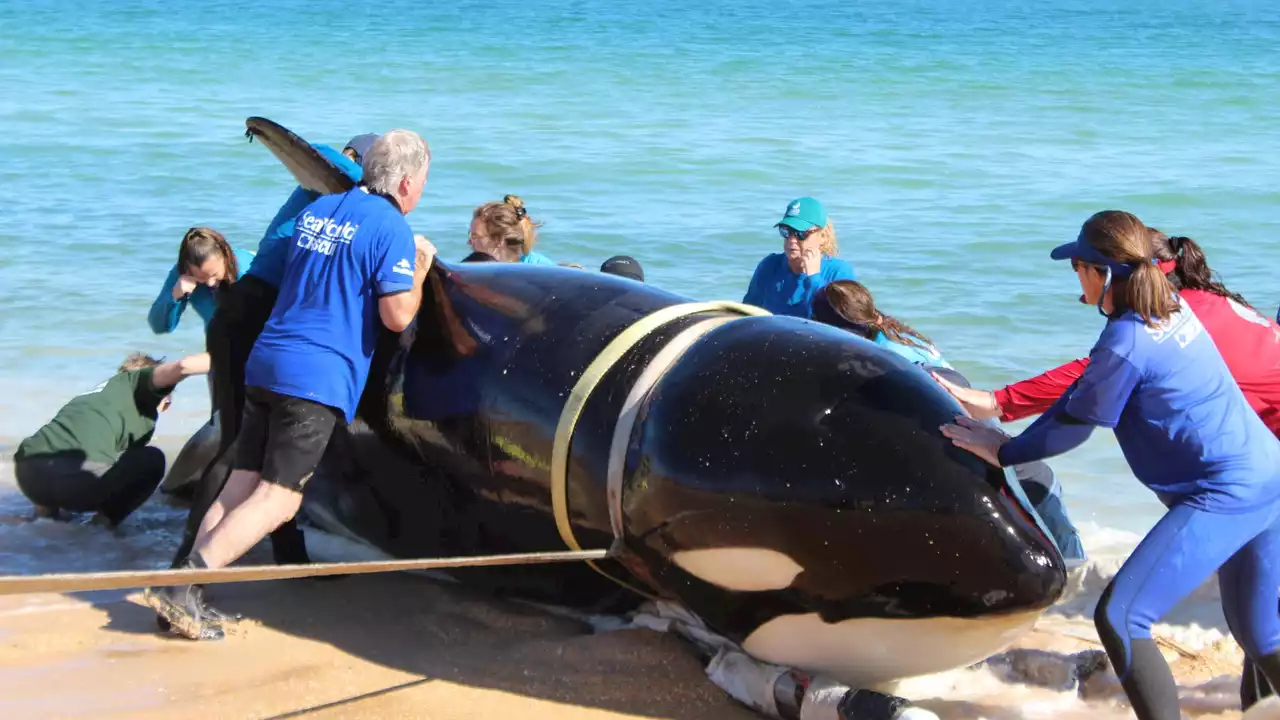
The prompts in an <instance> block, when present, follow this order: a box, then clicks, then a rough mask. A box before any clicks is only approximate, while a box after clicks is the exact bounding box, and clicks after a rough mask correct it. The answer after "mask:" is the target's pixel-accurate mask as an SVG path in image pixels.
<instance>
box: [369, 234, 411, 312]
mask: <svg viewBox="0 0 1280 720" xmlns="http://www.w3.org/2000/svg"><path fill="white" fill-rule="evenodd" d="M399 225H400V227H396V226H394V225H393V226H391V227H386V226H384V229H383V231H382V235H383V237H385V238H386V239H385V241H384V242H383V243H382V251H381V253H380V254H379V256H378V257H377V260H376V263H377V265H376V268H375V271H374V281H375V282H376V283H377V286H378V295H379V296H382V295H391V294H392V293H398V292H406V291H409V290H412V289H413V273H414V269H415V262H416V260H417V255H418V247H417V245H415V244H414V242H413V231H412V230H410V229H409V226H408V225H407V224H399Z"/></svg>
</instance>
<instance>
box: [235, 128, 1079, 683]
mask: <svg viewBox="0 0 1280 720" xmlns="http://www.w3.org/2000/svg"><path fill="white" fill-rule="evenodd" d="M251 123H255V125H254V127H256V128H258V132H257V136H258V137H259V138H260V139H262V140H263V142H264V144H270V143H273V142H276V141H275V140H273V139H272V138H279V142H278V143H276V145H273V146H272V151H273V152H274V153H276V154H277V156H283V157H287V158H290V159H291V162H292V163H293V164H291V165H290V167H291V169H294V165H297V166H299V167H301V168H302V170H297V169H295V174H298V173H302V174H301V175H299V177H303V176H305V177H311V178H315V177H321V176H323V175H324V174H325V173H326V172H329V170H326V169H325V167H324V166H317V165H316V163H317V162H320V163H324V162H326V161H324V160H323V157H322V156H320V155H319V154H318V153H314V152H313V151H312V149H311V148H310V147H308V146H306V144H305V143H303V142H301V140H300V139H298V138H296V136H293V135H292V134H291V133H288V132H287V131H283V132H278V131H272V130H271V124H270V122H269V121H263V120H262V119H260V118H255V119H251ZM264 128H265V130H264ZM313 156H314V157H313ZM316 158H319V160H318V161H317V160H316ZM332 172H334V173H336V172H337V171H336V169H332ZM314 182H316V183H319V181H314ZM427 285H428V286H427V287H426V288H424V292H423V305H422V309H421V310H420V312H419V314H418V317H417V319H416V321H415V323H414V325H413V326H411V327H410V328H409V330H407V331H406V332H404V333H401V334H396V333H391V332H389V331H385V330H384V331H383V332H382V334H381V335H380V339H379V344H378V347H377V349H376V351H375V353H374V358H373V365H372V368H371V370H370V374H369V380H368V384H367V386H366V388H365V391H364V395H363V397H362V399H361V402H360V407H359V410H358V413H357V421H356V422H355V423H353V425H352V426H351V427H350V428H349V429H347V430H346V431H340V432H338V433H336V434H335V436H334V439H333V440H332V442H331V443H330V446H329V449H328V451H327V452H326V455H325V458H324V460H323V461H322V463H321V465H320V467H319V468H318V469H317V471H316V473H315V476H314V477H313V478H312V479H311V481H310V482H309V483H308V485H307V489H306V497H305V500H304V505H303V508H304V511H305V512H306V513H307V514H308V515H310V516H311V518H312V519H314V520H315V521H316V522H317V523H318V524H320V525H321V526H322V527H325V528H326V529H329V530H332V531H336V532H340V533H343V534H346V535H350V536H354V537H357V538H359V539H361V540H363V541H364V542H366V543H368V544H370V545H372V546H374V547H376V548H379V549H380V550H382V551H383V552H385V553H387V554H390V555H393V556H397V557H405V558H408V557H432V556H442V557H444V556H460V555H481V554H499V553H517V552H532V551H552V550H565V549H567V548H566V540H565V533H566V531H567V530H571V533H570V534H571V536H572V538H573V539H574V540H575V541H576V543H577V544H578V545H579V546H580V547H583V548H587V549H593V548H608V547H611V546H614V547H615V548H616V549H617V550H618V551H619V552H618V554H617V556H616V559H615V560H609V561H604V562H602V563H600V564H599V566H598V567H599V570H601V571H603V572H597V571H596V570H594V569H592V567H590V566H588V565H586V564H581V565H575V564H554V565H546V566H518V567H501V568H470V569H465V570H457V571H451V573H450V574H451V575H452V576H454V577H455V578H457V579H459V580H461V581H463V582H467V583H471V584H478V585H483V586H487V587H490V588H492V589H494V590H496V591H500V592H503V593H507V594H511V595H515V596H519V597H522V598H526V599H531V600H535V601H542V602H548V603H556V604H561V605H568V606H575V607H579V608H586V609H593V610H621V609H625V608H626V607H628V606H631V605H635V604H636V603H637V602H638V601H640V600H641V599H643V596H644V595H648V596H651V597H660V598H665V599H668V600H672V601H674V602H677V603H679V604H680V605H682V606H684V607H685V608H687V609H689V610H690V611H692V612H693V613H695V614H697V615H698V616H700V617H701V618H702V619H703V620H705V621H706V622H707V624H708V625H709V626H710V627H711V628H712V629H714V630H715V631H717V632H718V633H720V634H722V635H724V636H726V637H728V638H730V639H733V640H735V641H737V642H739V643H741V644H742V645H743V648H744V649H745V650H746V651H747V652H749V653H752V654H754V655H756V656H757V657H759V658H760V659H763V660H766V661H769V662H775V663H778V664H787V665H792V666H795V667H800V668H803V669H806V670H810V671H814V672H825V673H828V674H830V675H832V676H834V677H837V678H840V679H843V680H846V681H847V682H850V683H872V682H882V681H886V680H889V679H894V678H900V677H905V676H909V675H913V674H922V673H926V672H935V671H939V670H944V669H947V668H950V667H955V666H957V665H961V664H964V663H967V662H972V661H976V660H979V659H982V658H983V657H986V655H988V654H990V653H993V652H996V651H998V650H1000V649H1001V648H1003V647H1004V646H1006V645H1007V644H1009V643H1010V642H1012V640H1013V639H1015V638H1016V635H1017V634H1019V633H1021V632H1025V630H1026V629H1029V627H1030V625H1031V623H1033V622H1034V618H1035V617H1037V616H1038V615H1039V613H1040V612H1042V611H1043V610H1044V609H1045V608H1047V607H1048V606H1049V605H1051V604H1052V603H1053V602H1054V601H1055V600H1057V598H1058V597H1059V596H1060V595H1061V593H1062V590H1063V588H1064V586H1065V581H1066V574H1065V569H1064V563H1063V559H1062V556H1061V555H1060V553H1059V552H1058V550H1057V548H1056V546H1055V545H1054V544H1053V542H1052V540H1050V539H1049V537H1048V536H1047V534H1046V533H1045V531H1044V529H1043V527H1042V525H1041V524H1039V523H1038V520H1037V519H1036V518H1035V517H1034V515H1033V514H1032V513H1031V511H1030V510H1029V509H1028V508H1027V507H1026V506H1025V505H1024V503H1023V502H1022V501H1025V497H1024V496H1023V495H1022V494H1021V492H1020V490H1019V489H1018V488H1017V486H1016V485H1013V484H1011V481H1012V474H1011V473H1008V472H1007V471H1001V470H997V469H994V468H992V467H990V466H988V465H987V464H985V463H984V462H982V461H981V460H980V459H978V458H977V457H976V456H974V455H972V454H971V453H968V452H966V451H963V450H960V449H958V448H956V447H954V446H953V445H952V443H951V442H950V441H949V440H947V439H946V438H944V437H943V436H942V435H941V433H940V432H939V427H940V426H941V425H943V424H944V423H947V422H949V421H952V420H953V419H954V417H955V416H956V414H958V413H959V412H960V408H959V406H958V405H957V404H956V403H955V402H954V400H952V399H951V398H950V396H949V395H947V394H946V393H945V392H944V391H943V390H942V389H941V388H940V387H939V386H938V385H937V384H936V383H935V382H933V380H932V379H931V378H929V377H928V376H927V375H926V374H925V373H924V372H922V371H921V370H920V369H919V368H917V367H915V366H914V365H912V364H910V363H908V362H907V361H905V360H903V359H902V358H899V357H898V356H896V355H893V354H892V353H889V352H887V351H884V350H882V349H881V348H879V347H877V346H876V345H875V344H874V343H870V342H867V341H865V340H862V339H861V338H857V337H855V336H853V335H851V334H849V333H847V332H843V331H841V330H838V329H835V328H831V327H827V326H825V325H821V324H818V323H813V322H810V321H806V320H801V319H797V318H792V317H775V316H766V317H759V316H750V317H741V316H739V315H736V314H734V313H733V312H731V311H726V310H702V311H699V312H696V313H694V314H692V315H686V316H684V317H680V318H678V319H674V320H671V321H670V322H667V323H665V324H662V325H660V326H658V327H657V329H655V330H653V331H652V332H650V333H648V334H646V335H644V336H643V337H642V339H640V340H639V342H637V343H635V344H634V345H631V346H630V347H629V348H628V349H626V350H625V352H622V353H621V355H620V356H619V357H617V358H615V360H616V361H615V362H613V364H612V365H610V366H609V369H608V371H607V372H605V373H604V375H603V376H602V377H601V378H600V381H599V384H598V385H597V386H595V388H594V390H593V391H592V392H591V393H590V394H589V395H588V396H587V399H586V401H585V404H584V405H583V406H582V409H581V414H580V415H579V417H578V419H577V422H576V424H575V425H574V426H573V432H572V434H571V435H569V436H568V438H569V443H568V455H567V458H568V460H567V466H566V467H567V470H566V472H565V475H564V481H563V493H562V494H558V493H557V492H556V483H555V482H554V480H553V477H552V476H553V473H552V465H553V462H552V457H553V451H554V449H555V447H556V434H557V427H558V425H561V424H562V418H561V415H562V413H563V411H564V409H565V407H566V403H568V402H569V400H570V398H571V395H572V394H573V391H574V388H575V386H577V385H578V383H579V382H580V380H581V379H582V376H583V373H584V371H586V370H587V369H588V368H589V366H591V365H592V363H593V361H595V360H596V359H597V358H598V357H599V356H600V355H601V352H602V351H603V350H604V349H605V348H606V346H607V345H608V344H609V343H610V341H612V340H613V339H614V338H616V337H617V336H618V335H619V334H620V333H622V332H623V331H625V330H627V328H629V327H631V326H633V324H635V323H637V321H641V320H642V318H645V317H647V316H650V315H651V314H653V313H655V312H658V311H661V310H663V309H664V308H669V307H671V306H673V305H679V304H683V303H688V302H690V301H689V300H688V299H687V298H683V297H680V296H678V295H674V294H672V293H669V292H665V291H663V290H660V289H658V288H655V287H653V286H652V285H646V284H643V283H639V282H635V281H632V280H628V279H623V278H619V277H615V276H611V275H606V274H602V273H595V272H587V271H581V270H572V269H567V268H558V267H542V266H533V265H523V264H505V263H466V264H449V263H445V262H441V261H439V260H437V262H436V264H435V266H434V267H433V268H432V270H431V272H430V273H429V275H428V280H427ZM713 318H720V319H721V320H720V322H719V323H718V324H717V323H715V322H712V321H711V319H713ZM695 325H698V326H700V327H699V330H698V331H699V332H704V334H702V335H701V336H700V337H697V339H695V340H692V342H691V344H689V345H688V347H687V349H685V350H684V351H683V352H681V353H679V354H678V356H677V357H676V359H675V360H674V361H673V362H672V363H671V364H670V365H669V366H666V367H667V369H666V371H665V372H664V373H663V374H662V375H661V376H660V377H659V378H658V379H657V381H656V384H654V385H653V386H652V387H651V389H649V390H647V391H646V392H640V391H637V392H636V393H634V396H633V397H630V398H629V397H628V396H629V395H632V394H633V392H632V391H633V388H634V387H635V386H636V384H637V381H638V380H639V379H641V378H642V376H643V375H644V374H645V371H646V369H647V368H649V367H650V365H651V364H653V361H654V358H655V356H657V355H659V354H660V353H662V352H663V350H664V348H667V346H668V343H671V342H672V340H673V338H677V337H680V338H685V339H687V338H688V337H690V336H689V335H688V334H682V333H685V331H686V330H688V331H689V333H692V332H694V330H693V329H692V328H693V327H694V326H695ZM677 344H679V343H672V347H674V346H676V345H677ZM663 365H664V364H663V363H657V364H655V367H658V366H663ZM641 387H644V385H643V384H642V385H641ZM624 406H625V407H624ZM624 409H626V410H628V412H631V411H634V414H633V416H632V417H634V423H633V424H632V423H630V422H628V423H623V424H622V427H623V430H622V431H621V434H620V440H619V441H615V431H616V430H617V428H618V427H619V424H620V415H623V414H624V413H623V411H624ZM562 439H563V438H562ZM621 441H625V454H623V453H620V452H615V453H614V458H615V459H614V463H613V466H614V468H615V470H616V468H619V467H620V468H621V473H620V483H618V482H615V485H614V487H615V488H618V489H620V494H619V497H617V499H616V500H615V501H614V504H613V506H612V510H613V517H612V518H611V505H610V496H609V491H608V485H609V483H608V480H607V478H608V476H609V469H610V456H611V446H613V449H614V450H619V449H621V448H622V447H623V445H619V444H618V442H621ZM618 458H621V461H619V460H618ZM614 477H615V480H616V479H617V478H618V477H619V474H618V473H616V472H615V476H614ZM558 502H559V503H561V506H562V507H567V512H566V513H565V517H564V518H563V520H564V522H563V523H562V524H561V526H560V527H558V525H557V521H556V516H555V512H554V508H555V507H556V504H557V503H558ZM565 526H568V527H567V528H566V527H565ZM615 527H616V529H617V531H618V532H617V533H616V534H617V536H618V537H619V539H618V540H617V544H616V545H615V544H614V543H615ZM606 575H608V576H609V577H606ZM611 578H612V579H611ZM624 585H625V586H627V587H624ZM628 588H630V589H628ZM637 590H638V592H635V591H637ZM641 593H643V595H642V594H641ZM899 651H900V653H901V655H902V656H901V657H898V656H897V655H894V653H896V652H899Z"/></svg>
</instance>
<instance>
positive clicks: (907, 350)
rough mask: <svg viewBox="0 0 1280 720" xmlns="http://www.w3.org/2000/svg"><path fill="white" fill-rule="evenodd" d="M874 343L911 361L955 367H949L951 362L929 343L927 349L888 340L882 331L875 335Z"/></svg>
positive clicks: (951, 368)
mask: <svg viewBox="0 0 1280 720" xmlns="http://www.w3.org/2000/svg"><path fill="white" fill-rule="evenodd" d="M875 343H876V344H877V345H879V346H880V347H882V348H884V349H885V350H888V351H889V352H891V353H894V354H896V355H900V356H902V357H904V358H906V359H907V360H908V361H910V362H913V363H923V364H925V365H933V366H936V367H944V368H948V369H950V370H954V369H955V368H953V367H951V363H948V362H947V361H946V360H945V359H943V357H942V353H940V352H938V349H937V348H935V347H933V346H932V345H930V346H929V347H928V349H925V348H921V347H918V346H916V345H908V344H906V343H900V342H896V341H894V340H890V339H889V336H888V335H885V334H884V333H880V334H879V335H876V339H875Z"/></svg>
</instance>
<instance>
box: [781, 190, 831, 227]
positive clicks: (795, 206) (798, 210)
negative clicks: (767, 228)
mask: <svg viewBox="0 0 1280 720" xmlns="http://www.w3.org/2000/svg"><path fill="white" fill-rule="evenodd" d="M780 225H786V226H787V227H789V228H794V229H796V230H799V231H800V232H804V231H805V230H808V229H810V228H815V227H826V225H827V209H826V208H824V207H822V203H820V202H818V201H817V200H815V199H813V198H811V197H802V198H796V199H795V200H792V201H791V202H790V203H789V204H788V205H787V211H786V212H785V213H783V214H782V219H781V220H779V221H778V222H777V224H776V225H774V227H778V226H780Z"/></svg>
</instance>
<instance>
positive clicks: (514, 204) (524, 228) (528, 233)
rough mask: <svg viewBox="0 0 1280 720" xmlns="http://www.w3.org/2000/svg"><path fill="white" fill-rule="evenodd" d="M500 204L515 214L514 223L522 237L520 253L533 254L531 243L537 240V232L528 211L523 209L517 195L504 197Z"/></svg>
mask: <svg viewBox="0 0 1280 720" xmlns="http://www.w3.org/2000/svg"><path fill="white" fill-rule="evenodd" d="M502 202H503V203H504V204H506V205H509V206H511V208H512V209H513V210H515V213H516V221H517V222H518V223H519V224H520V232H521V234H523V235H524V242H522V243H521V248H520V249H521V251H522V254H523V255H528V254H529V253H531V252H533V243H534V241H536V240H537V239H538V230H537V228H536V226H535V225H534V222H533V219H532V218H530V217H529V211H528V210H526V209H525V207H524V201H523V200H521V199H520V196H519V195H504V196H503V198H502Z"/></svg>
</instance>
